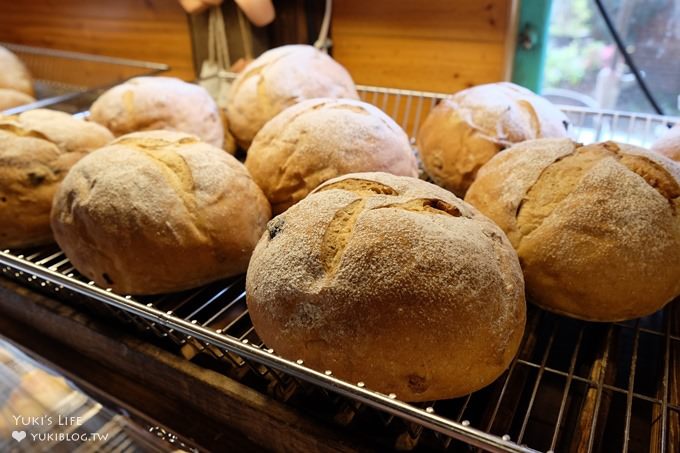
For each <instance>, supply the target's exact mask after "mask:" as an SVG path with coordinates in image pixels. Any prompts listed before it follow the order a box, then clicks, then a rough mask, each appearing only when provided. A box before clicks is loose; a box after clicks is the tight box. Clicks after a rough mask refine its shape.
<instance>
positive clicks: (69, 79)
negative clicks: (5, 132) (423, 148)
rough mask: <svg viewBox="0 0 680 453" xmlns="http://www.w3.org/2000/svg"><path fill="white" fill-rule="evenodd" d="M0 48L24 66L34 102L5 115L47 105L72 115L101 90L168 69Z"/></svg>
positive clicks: (119, 60)
mask: <svg viewBox="0 0 680 453" xmlns="http://www.w3.org/2000/svg"><path fill="white" fill-rule="evenodd" d="M0 46H3V47H6V48H7V49H9V50H11V51H12V52H13V53H14V54H15V55H17V56H18V57H19V59H20V60H21V61H23V62H24V64H25V65H26V67H28V70H29V71H30V73H31V76H32V77H33V85H34V86H33V88H34V89H35V94H36V99H37V102H33V103H31V104H27V105H22V106H19V107H15V108H12V109H8V110H6V111H5V113H7V114H15V113H20V112H23V111H25V110H32V109H36V108H42V107H48V106H49V107H50V108H52V109H58V110H63V111H68V112H70V113H75V112H76V111H78V109H82V108H83V106H89V105H90V104H91V103H92V101H93V100H94V99H95V98H96V96H97V95H98V93H99V92H100V91H101V90H103V89H105V88H109V87H111V86H113V85H115V84H117V83H121V82H123V81H124V80H127V79H129V78H131V77H137V76H144V75H154V74H158V73H161V72H164V71H167V70H168V69H170V67H169V66H168V65H165V64H160V63H151V62H147V61H137V60H130V59H126V58H115V57H106V56H101V55H90V54H84V53H79V52H67V51H63V50H55V49H44V48H39V47H31V46H24V45H20V44H11V43H5V42H0ZM76 99H77V100H78V102H77V103H76V102H75V101H76ZM85 108H87V107H85Z"/></svg>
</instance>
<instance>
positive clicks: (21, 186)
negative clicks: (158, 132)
mask: <svg viewBox="0 0 680 453" xmlns="http://www.w3.org/2000/svg"><path fill="white" fill-rule="evenodd" d="M111 140H113V135H112V134H111V132H109V131H108V130H107V129H106V128H105V127H103V126H100V125H99V124H94V123H89V122H86V121H83V120H80V119H77V118H74V117H72V116H71V115H69V114H67V113H63V112H56V111H52V110H42V109H38V110H31V111H28V112H24V113H22V114H20V115H17V116H5V117H3V116H0V248H6V247H9V248H13V247H28V246H33V245H40V244H45V243H49V242H52V241H53V239H52V232H51V230H50V208H51V207H52V198H53V196H54V193H55V192H56V190H57V187H58V186H59V184H60V183H61V180H62V179H63V178H64V176H66V173H67V172H68V170H69V169H70V168H71V166H72V165H73V164H74V163H76V162H77V161H78V160H79V159H80V158H82V157H83V156H84V155H85V154H86V153H88V152H89V151H92V150H94V149H96V148H99V147H101V146H104V145H106V144H107V143H108V142H110V141H111Z"/></svg>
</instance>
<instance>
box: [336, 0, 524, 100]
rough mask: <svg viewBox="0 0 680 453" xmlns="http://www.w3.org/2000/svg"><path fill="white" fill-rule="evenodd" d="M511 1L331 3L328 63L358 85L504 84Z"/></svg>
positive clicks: (442, 87) (440, 87)
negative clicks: (338, 66)
mask: <svg viewBox="0 0 680 453" xmlns="http://www.w3.org/2000/svg"><path fill="white" fill-rule="evenodd" d="M512 1H513V0H486V1H478V0H456V1H451V0H430V1H427V2H423V1H419V0H398V1H392V0H371V1H370V2H366V1H361V0H341V1H337V2H335V3H334V12H333V29H332V33H333V56H334V57H335V58H336V59H337V60H338V61H340V62H341V63H342V64H343V65H345V66H346V67H347V69H348V70H349V71H350V72H351V73H352V76H353V77H354V79H355V81H356V82H357V83H361V84H369V85H380V86H391V87H399V88H411V89H420V90H429V91H444V92H453V91H457V90H460V89H463V88H465V87H468V86H472V85H478V84H480V83H487V82H494V81H498V80H502V79H503V74H504V68H505V53H506V45H505V41H506V34H507V30H508V27H509V17H510V8H511V5H512Z"/></svg>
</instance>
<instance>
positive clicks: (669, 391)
mask: <svg viewBox="0 0 680 453" xmlns="http://www.w3.org/2000/svg"><path fill="white" fill-rule="evenodd" d="M359 89H360V93H361V97H362V99H364V100H366V101H368V102H371V103H373V104H375V105H377V106H378V107H380V108H382V109H383V110H385V111H386V112H387V113H388V114H390V115H391V116H392V117H393V118H394V119H395V120H396V121H397V122H398V123H400V124H401V125H402V126H403V127H404V129H405V130H407V132H408V133H409V134H410V136H412V137H414V136H415V135H416V133H417V129H418V127H419V125H420V124H421V122H422V120H423V119H424V118H425V116H426V115H427V113H428V112H429V110H430V109H431V108H432V107H433V106H434V105H436V103H437V102H438V100H440V99H442V98H444V97H445V95H443V94H439V93H427V92H415V91H407V90H395V89H385V88H375V87H366V86H360V87H359ZM563 110H564V111H565V112H566V113H567V115H568V116H569V118H570V120H571V121H572V127H571V131H572V134H573V136H574V138H576V139H578V140H581V141H583V142H586V143H587V142H591V141H599V140H606V139H609V138H616V139H618V140H621V141H627V142H631V143H637V144H640V145H644V146H647V145H649V144H650V143H651V142H653V141H654V140H655V139H656V138H657V137H658V136H660V135H661V134H662V133H663V132H664V131H665V129H666V128H667V127H668V125H669V124H671V123H673V122H676V121H678V119H677V118H669V117H661V116H656V115H642V114H626V113H622V112H607V111H593V110H587V109H582V108H574V107H564V109H563ZM0 273H2V274H3V275H5V276H7V277H9V278H12V279H15V280H19V281H22V282H23V283H25V284H28V285H31V286H33V287H34V288H36V289H38V290H40V291H43V292H46V293H48V294H50V295H52V296H55V297H57V298H60V299H63V300H65V301H69V302H72V303H80V304H84V305H86V306H89V307H94V308H97V309H98V310H106V311H107V313H109V314H114V315H115V316H116V317H118V318H120V319H122V320H125V321H127V322H129V323H132V324H133V325H135V326H136V327H138V328H139V329H140V330H141V331H145V332H147V333H148V334H151V335H154V336H156V337H160V338H164V339H166V340H167V341H168V345H169V346H168V347H175V348H177V347H178V348H179V350H180V352H181V353H182V354H183V355H184V356H185V357H186V358H187V359H194V358H195V359H196V360H198V359H200V360H201V364H202V365H204V366H209V367H213V366H214V367H215V369H219V370H222V371H223V372H225V373H227V374H229V375H231V376H232V377H234V378H236V379H239V380H240V381H242V382H245V383H247V384H248V385H251V386H253V387H255V388H257V389H260V390H261V391H263V392H268V393H270V394H272V395H274V396H275V397H277V398H280V399H282V400H286V401H288V402H289V403H290V404H293V405H299V406H301V407H303V408H305V410H307V411H312V412H314V413H317V414H319V416H320V417H326V418H329V419H334V420H335V421H336V422H338V423H341V424H343V425H348V427H347V429H348V433H351V432H352V430H360V431H363V432H368V433H369V434H370V435H371V436H373V437H378V438H380V439H382V441H383V443H384V444H385V445H386V446H389V447H393V448H397V449H400V450H433V449H434V450H438V451H444V450H449V451H459V450H468V449H471V448H473V447H479V448H480V449H483V450H489V451H497V452H530V451H537V450H539V451H578V452H581V451H587V452H591V451H597V452H609V451H636V452H637V451H653V452H673V451H677V449H676V450H673V449H674V448H675V446H677V445H680V301H676V302H675V303H672V304H669V305H668V306H667V307H666V308H665V309H664V310H662V311H660V312H658V313H656V314H654V315H652V316H650V317H647V318H644V319H640V320H635V321H630V322H623V323H612V324H608V323H587V322H582V321H577V320H572V319H568V318H564V317H560V316H557V315H554V314H551V313H548V312H545V311H543V310H540V309H538V308H536V307H533V306H530V309H529V313H528V320H527V329H526V333H525V337H524V339H523V343H522V346H521V348H520V352H519V353H518V356H517V358H516V359H515V360H514V361H513V362H512V365H511V367H510V368H509V370H508V371H507V372H506V373H504V374H503V375H502V376H501V377H500V378H499V379H498V380H497V381H496V382H495V383H493V384H492V385H490V386H488V387H486V388H485V389H482V390H480V391H478V392H475V393H473V394H471V395H469V396H467V397H463V398H457V399H453V400H446V401H437V402H430V403H424V404H417V405H416V404H407V403H404V402H402V401H400V400H399V399H398V396H397V395H384V394H380V393H376V392H374V391H371V390H370V389H368V388H366V386H365V385H364V384H363V383H362V382H345V381H342V380H339V379H336V378H335V377H334V376H333V373H332V370H313V369H310V368H308V367H306V366H305V364H304V362H303V361H302V360H297V361H291V360H286V359H283V358H281V357H279V356H278V355H276V353H275V351H273V350H271V349H267V347H266V346H265V345H263V344H262V342H261V341H260V339H259V338H258V337H257V334H256V332H255V331H254V329H253V326H252V323H251V322H250V318H249V315H248V310H247V307H246V304H245V288H244V278H243V276H240V277H236V278H232V279H228V280H224V281H219V282H215V283H212V284H210V285H206V286H204V287H201V288H197V289H195V290H191V291H185V292H182V293H178V294H168V295H163V296H154V297H138V298H133V297H131V296H126V295H117V294H114V293H113V292H112V291H111V290H110V289H106V288H98V287H97V286H96V285H95V284H94V283H93V282H91V281H88V280H87V279H84V278H83V277H82V276H81V275H79V274H78V272H77V271H76V270H75V269H74V268H73V267H72V266H71V264H70V263H69V261H68V259H67V258H66V257H65V256H64V254H63V253H62V252H61V251H60V250H59V249H58V248H56V246H52V247H43V248H40V249H36V250H23V251H10V250H5V251H3V252H0ZM170 345H173V346H170ZM225 365H226V366H225Z"/></svg>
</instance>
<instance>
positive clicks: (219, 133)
mask: <svg viewBox="0 0 680 453" xmlns="http://www.w3.org/2000/svg"><path fill="white" fill-rule="evenodd" d="M90 113H91V119H92V120H93V121H96V122H97V123H99V124H103V125H104V126H106V127H108V128H109V129H110V130H111V132H113V133H114V134H115V135H116V136H120V135H125V134H129V133H131V132H138V131H151V130H161V129H163V130H170V131H178V132H185V133H187V134H192V135H196V136H197V137H198V138H200V139H201V140H202V141H204V142H207V143H209V144H211V145H213V146H217V147H218V148H221V147H222V145H223V143H224V131H223V128H222V120H221V118H220V112H219V110H218V108H217V104H216V103H215V100H214V99H213V98H212V97H210V94H208V92H207V91H206V90H205V88H203V87H201V86H199V85H196V84H193V83H187V82H183V81H181V80H179V79H176V78H174V77H136V78H134V79H131V80H128V81H127V82H124V83H122V84H120V85H117V86H115V87H113V88H111V89H110V90H108V91H106V92H105V93H104V94H102V95H101V96H100V97H99V98H98V99H97V100H96V101H95V102H94V104H92V107H91V109H90Z"/></svg>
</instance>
